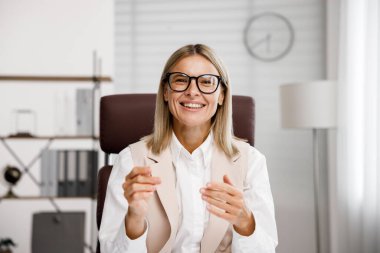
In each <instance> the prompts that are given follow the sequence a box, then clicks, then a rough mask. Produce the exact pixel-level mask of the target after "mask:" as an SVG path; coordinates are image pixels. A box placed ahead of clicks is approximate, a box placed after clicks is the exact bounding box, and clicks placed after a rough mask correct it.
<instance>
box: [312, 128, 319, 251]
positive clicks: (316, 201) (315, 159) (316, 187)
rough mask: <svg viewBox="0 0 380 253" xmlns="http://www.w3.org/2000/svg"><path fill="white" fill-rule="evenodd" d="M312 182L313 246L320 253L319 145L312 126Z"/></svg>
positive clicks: (315, 130) (316, 130) (316, 133)
mask: <svg viewBox="0 0 380 253" xmlns="http://www.w3.org/2000/svg"><path fill="white" fill-rule="evenodd" d="M313 172H314V174H313V182H314V209H315V210H314V220H315V248H316V252H317V253H320V250H321V245H320V244H321V242H320V234H319V231H320V229H319V145H318V129H316V128H313Z"/></svg>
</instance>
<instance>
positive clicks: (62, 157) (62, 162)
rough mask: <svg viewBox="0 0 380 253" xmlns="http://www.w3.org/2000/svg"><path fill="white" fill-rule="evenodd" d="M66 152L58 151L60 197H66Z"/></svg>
mask: <svg viewBox="0 0 380 253" xmlns="http://www.w3.org/2000/svg"><path fill="white" fill-rule="evenodd" d="M65 167H66V152H65V151H64V150H60V151H58V166H57V168H58V178H57V179H58V196H59V197H64V196H66V186H65V182H66V173H67V172H66V169H65Z"/></svg>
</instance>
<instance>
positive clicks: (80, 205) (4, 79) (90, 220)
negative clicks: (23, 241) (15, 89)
mask: <svg viewBox="0 0 380 253" xmlns="http://www.w3.org/2000/svg"><path fill="white" fill-rule="evenodd" d="M94 72H96V71H94ZM12 82H17V84H18V83H23V84H24V83H25V84H27V85H31V86H32V85H34V84H45V83H46V84H47V85H65V84H66V83H67V84H70V83H75V84H77V83H80V84H82V83H83V84H84V85H91V86H92V94H93V101H96V96H97V95H99V96H100V92H99V89H100V85H108V84H111V82H112V79H111V78H110V77H108V76H97V75H94V76H30V75H17V76H15V75H0V86H1V85H2V84H4V83H5V84H6V85H9V84H10V83H12ZM21 92H22V91H21ZM91 113H92V122H93V124H94V122H95V120H94V119H95V109H94V106H93V108H92V112H91ZM98 139H99V137H98V136H96V133H95V127H94V126H93V128H92V134H91V135H72V134H70V135H54V134H48V135H32V136H25V135H24V136H23V135H21V136H18V135H6V134H3V135H1V136H0V142H1V144H0V146H2V147H4V148H5V150H6V152H7V153H8V154H9V155H10V156H9V159H11V160H14V161H16V162H17V163H18V165H19V166H21V170H22V172H23V173H24V174H26V175H28V177H29V178H30V179H31V180H32V181H33V183H34V185H37V186H39V187H40V186H41V180H40V179H39V178H38V175H37V178H35V177H34V176H33V173H30V168H31V167H33V165H35V164H36V162H37V161H39V160H40V159H41V155H42V153H43V151H44V150H47V149H49V148H50V147H52V146H56V144H59V145H58V146H60V145H61V146H64V145H65V144H68V143H77V142H81V143H86V146H91V149H93V150H99V144H98ZM87 141H88V143H87ZM20 142H22V143H25V144H27V143H29V144H28V145H32V146H36V147H37V146H38V148H33V150H31V152H30V153H28V154H27V155H28V156H27V157H28V158H27V159H25V157H22V156H23V155H25V150H23V151H22V152H19V151H18V149H19V148H20V144H19V143H20ZM34 142H35V143H36V144H30V143H34ZM62 143H64V145H62ZM12 144H17V145H15V147H14V146H13V145H12ZM32 152H34V153H35V154H34V153H33V154H31V153H32ZM31 155H33V157H32V158H31V159H30V161H29V162H28V163H26V162H24V161H25V160H29V158H30V157H31ZM22 158H24V159H22ZM3 161H4V158H3ZM33 169H36V168H34V167H33ZM33 171H34V172H35V170H33ZM34 174H36V173H34ZM37 174H38V173H37ZM26 175H25V176H26ZM93 180H96V178H94V179H93ZM19 183H20V182H19ZM21 183H22V182H21ZM94 198H95V196H90V197H75V196H74V197H57V196H54V197H43V196H22V195H21V196H19V197H18V198H14V199H4V198H1V196H0V206H1V208H0V209H2V211H1V213H3V215H5V216H8V217H10V215H11V213H12V212H11V210H10V209H14V208H22V209H23V210H24V211H23V219H24V223H26V224H25V226H26V227H29V226H31V214H33V213H35V212H36V211H37V210H47V211H55V212H62V211H66V210H67V211H71V210H78V211H84V212H85V213H86V214H87V215H86V216H88V217H86V231H87V232H86V237H85V245H86V246H85V252H89V253H90V252H94V251H95V248H93V247H94V246H95V245H94V242H95V241H96V226H95V208H96V200H95V199H94ZM5 216H3V217H5ZM12 231H13V230H10V235H12ZM15 237H16V236H15ZM28 240H29V239H28Z"/></svg>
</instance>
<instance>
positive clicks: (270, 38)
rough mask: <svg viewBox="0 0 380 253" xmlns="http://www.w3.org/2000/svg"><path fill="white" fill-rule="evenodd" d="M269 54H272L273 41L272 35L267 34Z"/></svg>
mask: <svg viewBox="0 0 380 253" xmlns="http://www.w3.org/2000/svg"><path fill="white" fill-rule="evenodd" d="M266 39H267V53H268V54H269V53H270V52H271V47H270V46H271V40H272V34H267V36H266Z"/></svg>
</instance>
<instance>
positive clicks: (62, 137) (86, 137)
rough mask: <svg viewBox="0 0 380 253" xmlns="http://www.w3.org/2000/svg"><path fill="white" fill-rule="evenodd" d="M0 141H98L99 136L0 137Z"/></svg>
mask: <svg viewBox="0 0 380 253" xmlns="http://www.w3.org/2000/svg"><path fill="white" fill-rule="evenodd" d="M0 139H2V140H49V139H54V140H70V139H71V140H72V139H74V140H83V139H93V140H99V136H91V135H88V136H85V135H83V136H79V135H78V136H77V135H67V136H61V135H51V136H0Z"/></svg>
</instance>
